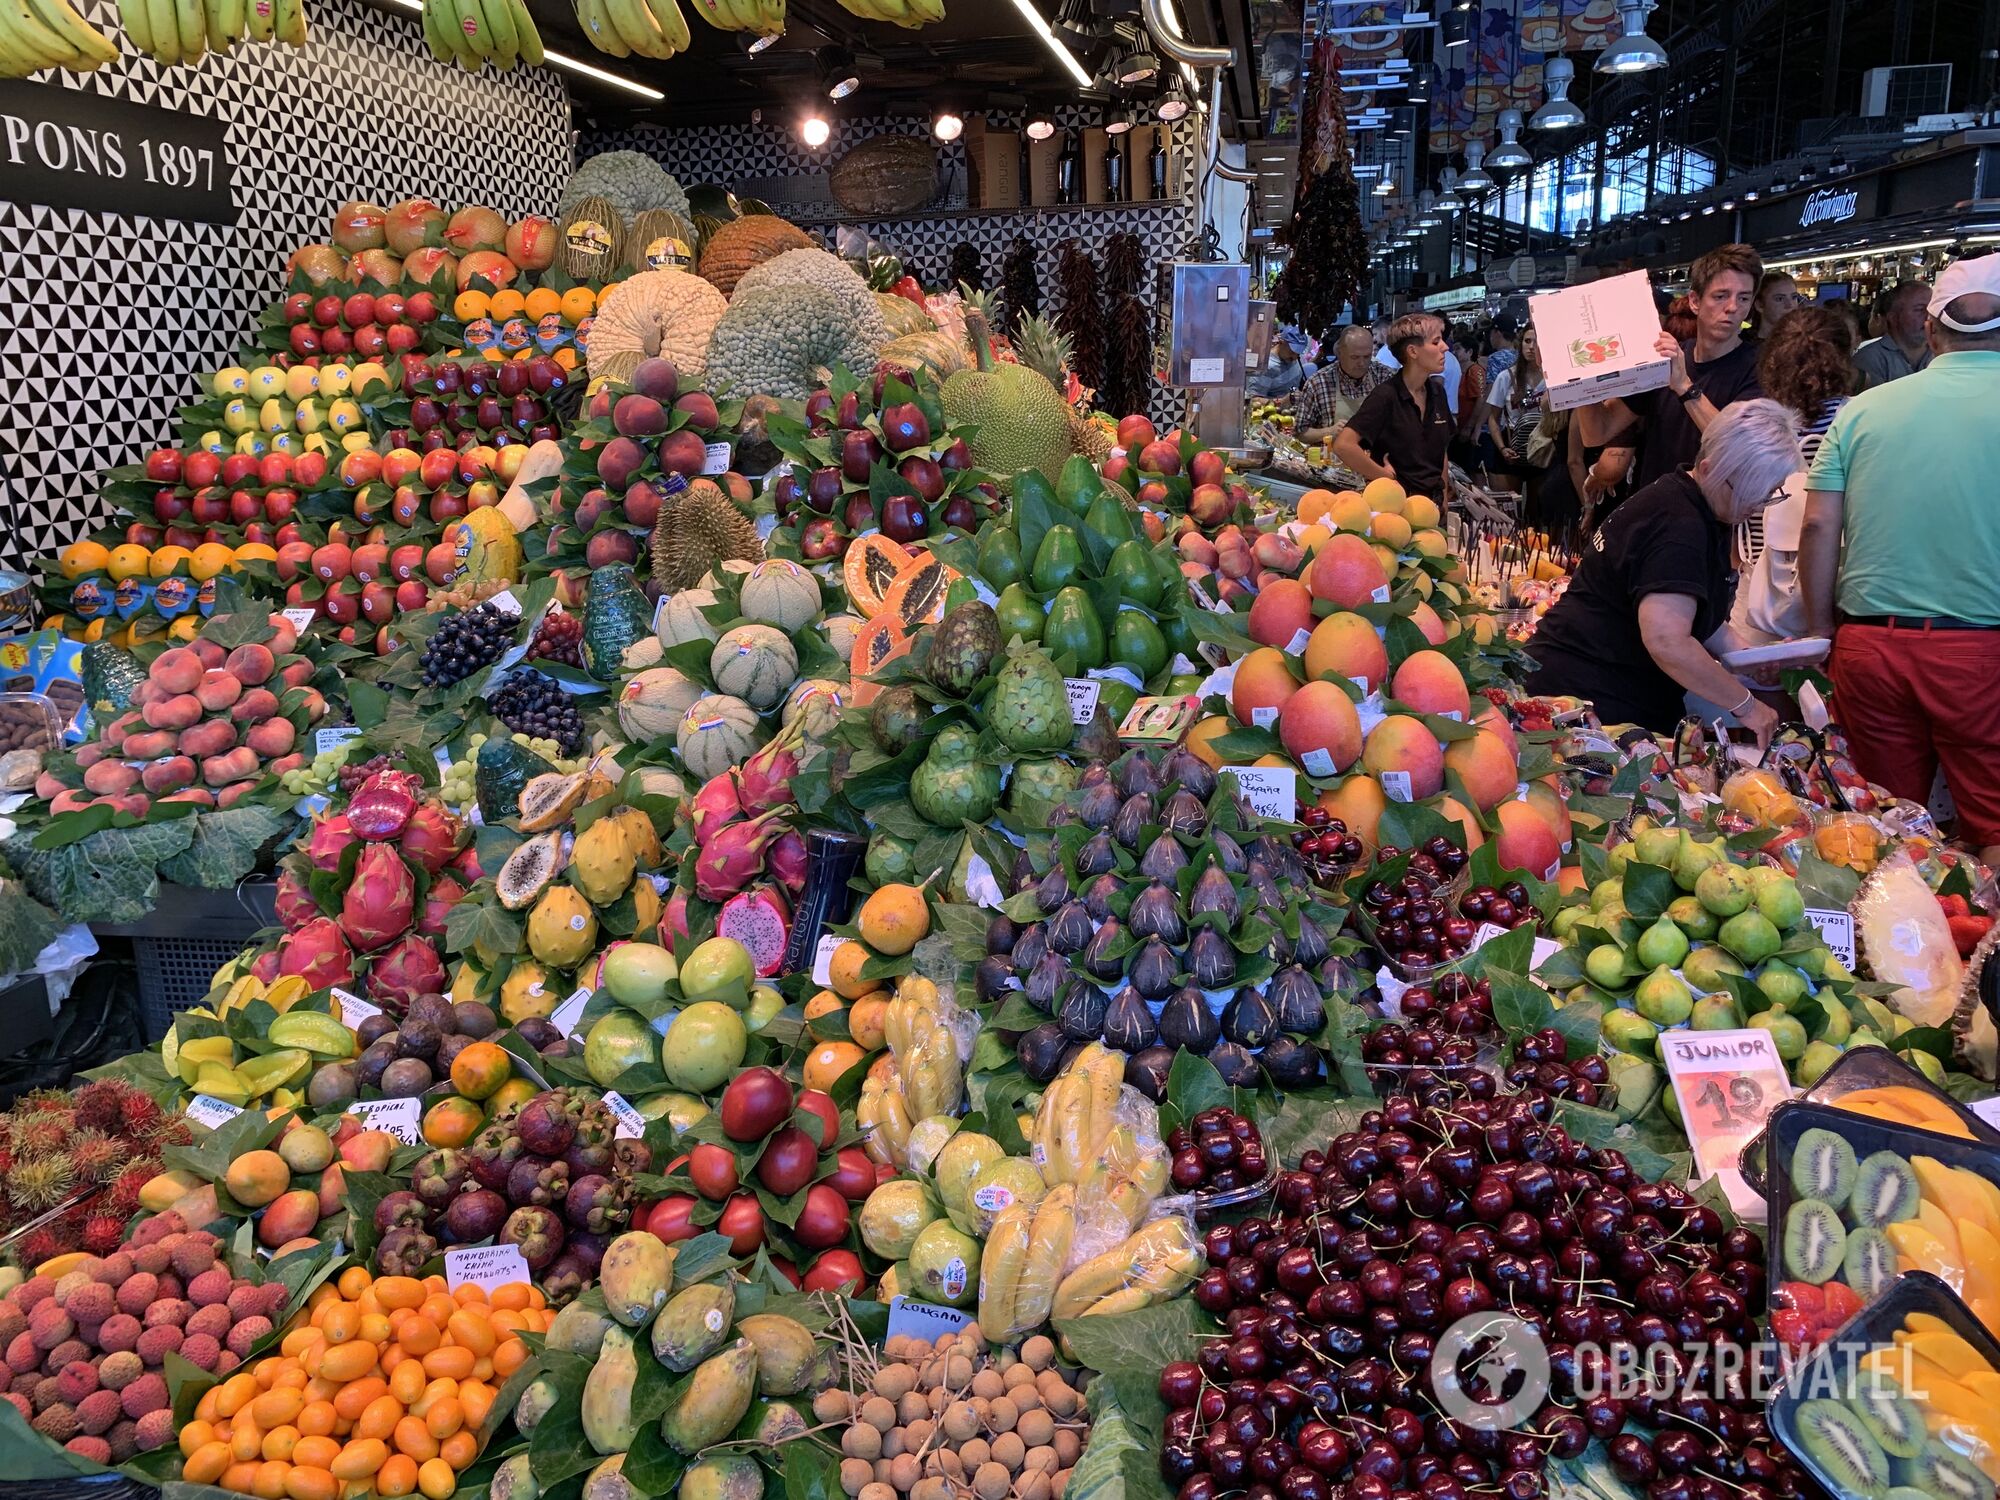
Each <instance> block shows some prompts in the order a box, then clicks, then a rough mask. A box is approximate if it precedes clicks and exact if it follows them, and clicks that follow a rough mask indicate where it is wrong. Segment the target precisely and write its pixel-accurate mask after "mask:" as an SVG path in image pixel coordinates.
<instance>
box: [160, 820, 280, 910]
mask: <svg viewBox="0 0 2000 1500" xmlns="http://www.w3.org/2000/svg"><path fill="white" fill-rule="evenodd" d="M192 823H193V829H194V832H193V835H192V837H191V838H190V840H189V843H188V846H187V848H186V849H184V850H182V851H181V852H180V853H179V854H176V855H175V856H174V857H173V858H172V859H169V860H165V861H163V862H162V863H161V865H160V874H161V875H162V876H163V877H164V878H166V879H168V880H171V881H174V882H175V883H176V884H178V885H194V886H201V887H203V888H205V889H207V890H227V889H229V888H230V887H231V886H234V885H235V884H236V883H237V882H238V881H240V880H242V879H244V878H245V877H246V876H248V875H249V874H251V872H253V871H254V870H255V869H256V868H257V866H258V865H259V863H261V860H262V855H263V853H264V849H265V846H266V845H268V844H270V843H272V842H273V841H275V840H276V839H278V838H279V837H281V836H282V835H283V834H284V833H285V832H287V831H288V830H289V829H290V828H291V826H292V823H293V819H292V816H291V815H290V814H289V813H286V812H282V811H280V810H279V809H277V808H275V807H265V806H262V805H260V804H257V803H245V804H243V805H242V806H240V807H228V808H224V809H223V810H222V811H221V812H206V813H202V814H200V815H199V816H197V817H196V818H194V819H193V820H192Z"/></svg>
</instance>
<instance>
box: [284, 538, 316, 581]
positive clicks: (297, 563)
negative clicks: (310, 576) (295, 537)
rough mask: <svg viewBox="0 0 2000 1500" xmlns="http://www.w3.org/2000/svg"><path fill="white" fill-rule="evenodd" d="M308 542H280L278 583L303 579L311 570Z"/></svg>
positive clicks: (309, 545) (310, 552) (310, 546)
mask: <svg viewBox="0 0 2000 1500" xmlns="http://www.w3.org/2000/svg"><path fill="white" fill-rule="evenodd" d="M312 555H313V549H312V544H311V543H310V542H281V543H279V545H278V581H279V582H280V583H290V582H292V581H293V580H294V579H296V578H303V577H304V576H305V575H306V573H308V572H309V571H310V570H311V568H312Z"/></svg>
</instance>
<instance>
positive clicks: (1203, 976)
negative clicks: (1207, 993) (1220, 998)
mask: <svg viewBox="0 0 2000 1500" xmlns="http://www.w3.org/2000/svg"><path fill="white" fill-rule="evenodd" d="M1187 966H1188V973H1189V974H1190V975H1191V976H1193V979H1194V982H1195V983H1196V984H1198V985H1200V986H1201V987H1202V988H1203V989H1205V990H1219V989H1222V988H1224V987H1225V986H1227V985H1230V984H1234V983H1235V982H1236V949H1235V948H1234V947H1232V946H1231V945H1230V942H1229V939H1228V938H1226V937H1224V936H1223V935H1222V934H1221V933H1219V932H1217V931H1216V930H1215V929H1214V928H1213V927H1204V928H1202V929H1201V930H1200V931H1199V932H1197V933H1195V935H1194V937H1193V939H1192V940H1191V941H1190V942H1189V943H1188V946H1187Z"/></svg>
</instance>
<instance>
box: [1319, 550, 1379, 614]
mask: <svg viewBox="0 0 2000 1500" xmlns="http://www.w3.org/2000/svg"><path fill="white" fill-rule="evenodd" d="M1308 582H1309V583H1310V584H1311V586H1312V591H1313V595H1314V597H1316V598H1320V599H1328V600H1331V601H1332V602H1333V603H1335V604H1337V605H1339V606H1340V607H1341V608H1342V609H1353V608H1355V607H1356V606H1357V605H1361V604H1369V603H1375V604H1381V603H1385V602H1387V600H1388V598H1389V575H1388V574H1387V573H1386V572H1384V571H1383V569H1382V560H1381V559H1380V558H1378V557H1377V556H1376V555H1375V552H1374V549H1373V548H1371V547H1370V546H1369V545H1368V544H1367V543H1366V542H1364V541H1362V540H1361V538H1360V537H1358V536H1350V535H1348V534H1347V533H1345V532H1342V533H1341V534H1340V535H1339V536H1336V537H1333V538H1331V539H1330V540H1328V542H1327V544H1326V545H1325V546H1324V547H1321V548H1320V549H1319V552H1318V554H1317V555H1315V556H1314V558H1313V564H1312V570H1311V573H1310V575H1309V577H1308Z"/></svg>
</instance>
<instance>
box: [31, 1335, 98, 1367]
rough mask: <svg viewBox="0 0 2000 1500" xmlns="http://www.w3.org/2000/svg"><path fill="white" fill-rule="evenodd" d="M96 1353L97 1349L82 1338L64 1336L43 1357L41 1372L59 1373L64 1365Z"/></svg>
mask: <svg viewBox="0 0 2000 1500" xmlns="http://www.w3.org/2000/svg"><path fill="white" fill-rule="evenodd" d="M96 1353H97V1351H96V1350H95V1349H93V1348H91V1347H90V1345H88V1344H86V1343H85V1342H84V1341H83V1340H82V1339H80V1338H66V1339H64V1340H63V1341H62V1342H61V1343H60V1344H57V1345H56V1346H55V1348H53V1349H51V1350H50V1351H49V1352H48V1353H47V1355H45V1356H44V1357H43V1359H42V1373H43V1374H44V1375H60V1374H62V1372H63V1366H64V1365H67V1364H72V1363H74V1362H75V1361H77V1360H79V1359H89V1358H91V1357H92V1356H93V1355H95V1354H96Z"/></svg>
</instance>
